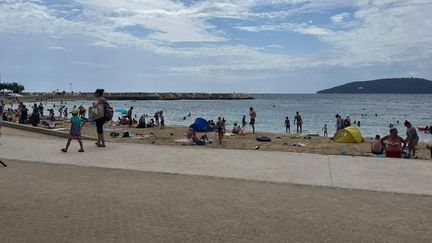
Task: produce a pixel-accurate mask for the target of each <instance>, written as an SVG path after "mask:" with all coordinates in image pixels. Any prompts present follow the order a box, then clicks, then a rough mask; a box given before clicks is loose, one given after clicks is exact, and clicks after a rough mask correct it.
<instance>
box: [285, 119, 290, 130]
mask: <svg viewBox="0 0 432 243" xmlns="http://www.w3.org/2000/svg"><path fill="white" fill-rule="evenodd" d="M285 132H286V133H291V122H290V120H289V117H286V118H285Z"/></svg>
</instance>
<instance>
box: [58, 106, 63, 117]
mask: <svg viewBox="0 0 432 243" xmlns="http://www.w3.org/2000/svg"><path fill="white" fill-rule="evenodd" d="M58 112H59V118H62V117H63V106H60V108H59V110H58Z"/></svg>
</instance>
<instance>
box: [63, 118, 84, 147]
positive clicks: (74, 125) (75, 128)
mask: <svg viewBox="0 0 432 243" xmlns="http://www.w3.org/2000/svg"><path fill="white" fill-rule="evenodd" d="M78 114H79V111H77V110H73V111H72V118H71V128H70V132H69V138H68V141H67V143H66V147H65V148H63V149H61V151H62V152H64V153H66V152H67V151H68V149H69V146H70V144H71V141H72V139H76V140H78V143H79V145H80V150H78V152H81V153H82V152H84V147H83V143H82V140H81V127H82V126H83V125H84V120H83V119H81V117H79V116H78Z"/></svg>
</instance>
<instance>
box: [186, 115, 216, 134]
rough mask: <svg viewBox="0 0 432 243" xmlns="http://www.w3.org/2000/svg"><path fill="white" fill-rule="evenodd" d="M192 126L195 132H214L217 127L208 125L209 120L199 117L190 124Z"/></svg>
mask: <svg viewBox="0 0 432 243" xmlns="http://www.w3.org/2000/svg"><path fill="white" fill-rule="evenodd" d="M190 128H192V129H193V130H194V131H195V132H214V131H215V129H216V128H215V127H212V128H210V127H209V126H208V121H207V120H206V119H203V118H197V119H196V120H195V123H194V124H192V125H190Z"/></svg>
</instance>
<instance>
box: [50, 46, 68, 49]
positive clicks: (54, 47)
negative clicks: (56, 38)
mask: <svg viewBox="0 0 432 243" xmlns="http://www.w3.org/2000/svg"><path fill="white" fill-rule="evenodd" d="M48 49H50V50H66V48H64V47H62V46H50V47H48Z"/></svg>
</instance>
